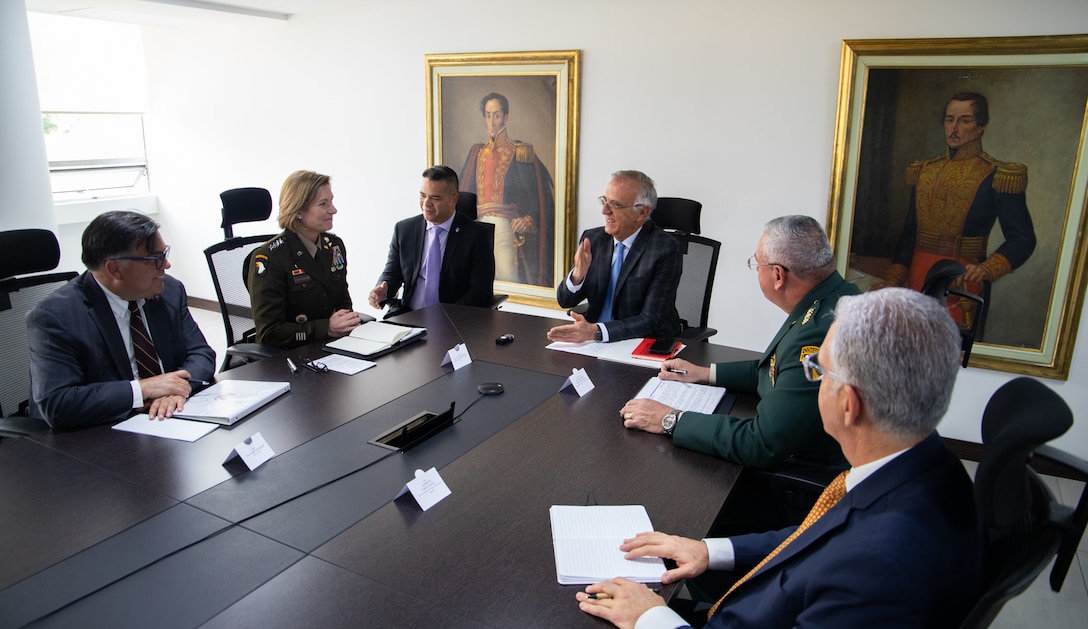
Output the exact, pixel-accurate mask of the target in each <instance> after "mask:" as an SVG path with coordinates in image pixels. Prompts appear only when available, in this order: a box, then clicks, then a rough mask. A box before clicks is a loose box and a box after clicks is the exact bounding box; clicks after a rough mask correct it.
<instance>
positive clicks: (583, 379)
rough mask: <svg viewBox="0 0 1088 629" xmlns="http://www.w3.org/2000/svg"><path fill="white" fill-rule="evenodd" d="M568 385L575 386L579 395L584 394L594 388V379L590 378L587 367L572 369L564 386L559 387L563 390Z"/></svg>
mask: <svg viewBox="0 0 1088 629" xmlns="http://www.w3.org/2000/svg"><path fill="white" fill-rule="evenodd" d="M567 387H574V390H575V391H577V392H578V397H582V396H584V395H585V394H586V393H589V392H590V391H592V390H593V389H594V384H593V381H592V380H590V379H589V374H588V373H586V370H585V369H571V372H570V377H569V378H567V379H566V380H565V381H564V382H563V386H561V387H559V390H560V391H562V390H563V389H565V388H567Z"/></svg>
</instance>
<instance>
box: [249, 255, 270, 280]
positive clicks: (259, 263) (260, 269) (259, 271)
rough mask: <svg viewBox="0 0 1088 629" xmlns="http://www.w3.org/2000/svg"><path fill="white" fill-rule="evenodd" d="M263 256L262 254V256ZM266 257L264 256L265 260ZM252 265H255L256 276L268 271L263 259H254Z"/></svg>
mask: <svg viewBox="0 0 1088 629" xmlns="http://www.w3.org/2000/svg"><path fill="white" fill-rule="evenodd" d="M262 257H263V256H262ZM267 259H268V258H265V260H267ZM253 266H255V267H257V277H261V276H263V275H264V274H265V272H267V271H268V267H267V266H265V264H264V260H254V261H253Z"/></svg>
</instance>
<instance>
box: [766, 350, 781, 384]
mask: <svg viewBox="0 0 1088 629" xmlns="http://www.w3.org/2000/svg"><path fill="white" fill-rule="evenodd" d="M777 358H778V354H771V360H770V365H771V366H770V367H769V368H768V369H767V375H769V376H770V377H771V386H772V387H773V386H774V376H775V372H774V363H775V359H777Z"/></svg>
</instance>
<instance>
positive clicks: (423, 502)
mask: <svg viewBox="0 0 1088 629" xmlns="http://www.w3.org/2000/svg"><path fill="white" fill-rule="evenodd" d="M406 492H411V493H412V497H413V498H415V499H416V504H418V505H419V508H420V509H423V510H424V511H426V510H427V509H430V508H431V507H433V506H435V505H436V504H438V503H439V502H440V501H441V500H442V499H443V498H445V497H446V496H448V495H450V494H451V493H453V492H451V491H450V488H449V487H447V486H446V481H444V480H442V476H441V475H439V473H438V470H437V469H435V468H433V467H432V468H431V469H429V470H427V471H426V472H424V471H423V470H416V477H415V478H414V479H412V480H410V481H408V484H407V485H405V486H404V487H403V488H402V489H401V490H400V492H399V493H398V494H397V496H396V497H397V498H400V497H401V496H403V495H404V494H405V493H406Z"/></svg>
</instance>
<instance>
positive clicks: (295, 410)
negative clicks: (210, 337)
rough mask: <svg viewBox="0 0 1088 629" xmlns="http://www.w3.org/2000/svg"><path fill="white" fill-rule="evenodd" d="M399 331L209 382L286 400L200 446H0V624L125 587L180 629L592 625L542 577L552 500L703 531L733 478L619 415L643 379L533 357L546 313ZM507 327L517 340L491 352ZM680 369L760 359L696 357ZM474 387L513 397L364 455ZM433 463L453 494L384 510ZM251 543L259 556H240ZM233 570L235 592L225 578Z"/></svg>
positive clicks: (620, 370) (742, 404)
mask: <svg viewBox="0 0 1088 629" xmlns="http://www.w3.org/2000/svg"><path fill="white" fill-rule="evenodd" d="M398 321H400V322H403V323H409V324H413V325H423V326H425V327H427V329H428V333H427V336H426V338H425V339H423V340H422V341H419V342H415V343H413V344H411V345H409V346H406V347H404V348H401V349H400V350H398V351H396V352H393V353H391V354H389V355H386V356H383V357H380V358H378V359H377V361H376V362H377V363H378V366H377V367H374V368H372V369H369V370H367V371H364V372H362V373H360V374H358V375H356V376H352V377H348V376H343V375H341V374H337V373H314V372H311V371H307V370H301V371H300V372H299V373H295V374H292V373H291V372H290V371H289V369H288V368H287V365H286V360H284V359H282V358H286V357H287V356H290V357H293V358H296V359H297V358H317V357H321V356H324V355H326V354H327V353H328V352H327V351H325V350H324V349H323V348H322V347H321V346H320V344H317V345H311V346H307V347H304V348H302V349H301V350H295V351H293V352H290V353H288V354H286V355H285V356H284V357H282V358H270V359H266V360H264V361H260V362H257V363H253V364H250V365H246V366H243V367H240V368H236V369H234V370H231V371H229V372H227V373H224V374H220V375H218V376H217V378H219V379H233V378H238V379H247V380H283V381H289V382H291V384H292V388H291V391H290V393H288V394H287V395H284V396H281V397H280V398H278V399H277V400H275V401H273V402H272V403H271V404H269V405H268V406H266V407H265V408H263V409H261V410H260V411H259V412H258V413H256V414H254V415H252V416H251V417H249V418H247V419H245V420H243V421H241V422H239V423H238V424H236V425H235V426H233V427H231V428H229V429H225V428H221V429H219V430H216V431H215V432H213V433H211V434H210V435H208V436H206V437H204V438H202V439H200V440H198V441H197V442H194V443H187V442H180V441H173V440H167V439H158V438H155V437H150V436H145V435H135V434H131V433H124V432H120V431H115V430H111V428H110V427H109V426H100V427H95V428H89V429H85V430H80V431H69V432H54V433H48V434H45V435H41V436H37V437H34V438H33V439H24V440H17V441H5V442H3V444H2V445H0V495H2V496H3V497H4V498H3V501H4V509H3V511H2V512H0V555H2V556H3V557H4V561H2V562H0V625H4V624H6V623H5V622H4V616H5V613H6V612H5V611H4V610H5V604H6V603H7V602H9V601H11V600H12V599H13V598H14V597H15V595H16V594H18V595H20V596H22V595H23V593H24V591H25V590H26V589H27V588H28V587H29V586H31V585H33V586H34V587H37V584H38V583H39V582H41V583H47V582H49V579H50V578H62V579H66V580H70V581H71V582H72V583H71V584H70V585H71V587H70V588H68V589H70V590H71V593H69V594H66V593H65V588H63V587H62V588H60V589H61V592H59V593H58V594H57V595H56V597H55V599H56V602H45V603H41V604H40V605H39V606H38V607H33V606H32V607H24V608H23V609H22V611H21V613H23V614H29V619H31V620H32V619H33V618H36V617H38V614H39V613H40V610H41V609H42V607H41V605H55V606H57V607H63V609H61V611H60V612H59V613H57V614H54V615H53V616H51V618H53V619H58V620H59V619H67V620H75V621H78V619H80V618H92V617H93V618H96V619H98V620H101V619H102V618H103V617H102V616H101V615H102V614H103V613H105V612H104V611H103V610H104V609H106V608H107V607H108V606H106V603H108V602H110V601H113V602H116V601H117V600H119V599H118V598H117V597H118V595H119V593H123V592H127V593H129V594H130V595H132V594H133V593H136V595H135V596H134V598H137V599H139V601H140V602H139V605H134V609H133V610H129V611H130V612H131V613H130V614H129V615H128V616H124V615H120V616H117V618H118V619H120V620H121V621H122V624H127V625H138V624H140V622H141V620H142V621H149V620H153V619H154V618H155V614H157V613H159V610H160V609H162V608H164V607H169V606H171V605H176V604H177V600H178V599H181V598H185V599H186V600H185V602H186V604H188V605H189V606H190V607H189V608H187V609H186V612H185V613H183V614H179V615H178V616H177V617H176V618H175V620H176V622H175V623H173V624H176V625H178V626H196V625H200V624H203V623H208V625H209V626H238V625H239V624H242V625H250V626H257V625H259V626H297V624H298V621H299V620H300V619H301V620H303V621H306V622H310V623H318V624H322V625H326V626H358V625H359V624H368V623H367V621H368V620H373V621H375V622H379V623H380V624H382V625H389V624H391V625H400V624H419V623H427V624H431V625H436V624H441V625H443V626H469V627H471V626H599V625H600V622H599V621H597V620H595V619H592V618H590V617H588V616H586V615H584V614H582V613H581V612H580V611H578V609H577V605H576V604H575V602H574V592H575V591H576V590H577V588H575V587H572V586H561V585H558V583H557V582H556V574H555V564H554V559H553V555H552V552H553V551H552V544H551V533H550V520H549V514H548V508H549V507H550V506H551V505H553V504H574V505H582V504H642V505H645V506H646V508H647V511H648V513H649V515H650V518H651V521H652V522H653V524H654V526H655V528H657V529H659V530H663V531H667V532H670V533H676V534H680V535H685V536H690V537H699V536H701V535H702V534H704V533H705V532H706V530H707V529H708V528H709V526H710V523H711V522H712V521H713V519H714V517H715V515H716V514H717V512H718V509H719V508H720V506H721V505H722V503H723V502H724V499H725V497H726V496H727V495H728V492H729V490H730V488H731V487H732V484H733V482H734V481H735V479H736V477H737V475H738V473H739V470H740V468H739V466H736V465H733V464H730V463H727V462H725V461H723V460H721V459H718V458H715V457H712V456H707V455H703V454H700V453H696V452H692V451H688V450H684V449H681V448H674V447H673V446H672V444H671V442H669V440H668V438H667V437H664V436H662V435H653V434H648V433H643V432H640V431H632V430H628V429H625V428H623V425H622V422H621V421H620V418H619V415H618V410H619V408H620V407H621V406H622V405H623V404H624V402H626V401H627V399H629V398H630V397H632V396H633V395H634V394H635V393H636V392H637V391H638V390H639V388H641V386H642V385H643V384H644V383H645V382H646V380H647V379H648V378H650V377H651V376H653V375H654V373H655V370H654V369H648V368H645V367H638V366H632V365H626V364H621V363H614V362H608V361H603V360H596V359H593V358H589V357H585V356H579V355H575V354H570V353H565V352H559V351H554V350H548V349H545V346H546V345H547V344H548V341H547V338H546V333H547V330H548V329H550V328H551V327H554V326H555V325H560V324H562V323H563V322H562V321H560V320H555V319H546V318H540V317H532V316H527V315H521V314H516V313H510V312H502V311H491V310H483V309H476V308H468V307H461V306H450V305H445V306H439V307H432V308H427V309H424V310H421V311H418V312H411V313H408V314H406V315H403V316H401V317H399V318H398ZM502 334H513V335H514V337H515V340H514V342H512V343H510V344H508V345H497V344H496V343H495V339H496V338H497V337H498V336H500V335H502ZM457 343H465V345H466V347H467V348H468V350H469V352H470V354H471V356H472V359H473V364H472V365H470V369H469V370H468V371H465V370H462V371H459V372H453V370H452V369H451V368H450V367H449V366H445V367H443V366H441V365H440V363H441V361H442V358H443V356H444V355H445V353H446V351H447V350H448V349H450V348H452V347H453V346H454V345H456V344H457ZM682 356H683V357H684V358H686V359H688V360H690V361H692V362H696V363H699V364H708V363H710V362H717V361H725V360H741V359H750V358H754V357H758V354H755V353H753V352H748V351H743V350H736V349H731V348H725V347H721V346H716V345H713V344H708V343H695V344H692V345H691V346H690V347H688V348H687V349H685V350H684V353H683V354H682ZM574 368H585V369H586V372H587V373H588V374H589V376H590V378H591V379H592V380H593V382H594V383H595V384H596V388H595V389H594V390H593V391H592V392H590V393H589V394H587V395H586V396H585V397H579V396H578V395H577V394H576V393H574V392H573V391H572V390H570V389H568V390H567V391H564V392H561V393H560V392H556V390H557V389H558V383H561V382H562V381H563V379H564V378H565V377H566V376H568V375H569V374H570V372H571V370H572V369H574ZM534 373H535V374H538V375H537V376H534V375H533V374H534ZM482 378H488V379H499V380H501V379H506V380H507V384H508V391H510V393H509V395H511V397H509V398H507V399H505V400H502V399H500V398H493V399H492V398H484V401H480V402H479V403H478V404H476V405H474V406H473V407H472V409H471V410H470V411H469V412H467V413H465V415H464V416H463V417H462V419H461V422H460V423H458V424H455V426H454V427H453V428H450V429H447V430H446V431H443V432H442V433H439V435H438V436H436V437H434V438H433V439H432V440H431V441H430V442H428V443H427V444H425V445H424V446H421V447H419V448H417V449H416V450H413V451H411V452H409V453H403V454H396V453H394V454H393V455H391V456H388V455H387V454H385V453H383V454H381V455H376V456H373V457H370V458H368V456H369V455H368V454H367V453H369V452H370V450H368V449H367V448H372V447H377V446H371V445H370V444H366V443H365V442H366V440H368V439H370V438H371V437H372V436H373V434H377V433H376V430H377V429H378V428H379V427H380V426H382V425H386V424H389V423H390V422H393V421H394V420H396V419H398V418H399V417H401V416H403V415H405V414H410V413H411V412H414V409H416V407H418V406H420V405H426V404H430V405H435V404H440V403H446V404H448V402H445V400H447V399H450V400H451V401H452V399H457V400H458V402H457V404H458V407H459V408H463V407H464V406H466V405H467V403H468V402H470V401H471V400H472V399H473V398H474V397H476V396H475V392H474V391H471V390H468V391H467V392H466V391H461V389H474V388H475V387H474V384H475V379H482ZM504 395H505V394H504ZM755 401H756V400H755V398H754V397H753V396H747V395H741V396H739V397H738V398H737V401H736V405H735V406H734V409H733V412H734V414H738V415H742V416H744V415H751V414H753V413H754V409H755ZM256 432H260V433H261V434H262V436H264V437H265V439H266V440H267V441H268V443H269V445H270V446H271V447H272V448H273V449H274V450H275V452H276V453H277V457H276V458H275V459H273V460H272V461H270V462H269V463H266V464H265V465H266V466H267V467H262V468H258V469H257V470H255V471H254V472H247V471H245V469H244V467H239V466H224V465H223V464H222V462H223V459H224V458H225V456H226V454H227V453H228V452H229V451H230V450H231V449H232V448H233V447H234V445H235V444H237V443H238V442H240V441H241V440H242V439H244V438H246V437H247V436H250V435H252V434H254V433H256ZM372 433H373V434H372ZM353 453H354V454H353ZM431 465H433V466H436V467H438V469H439V471H440V473H441V475H442V478H443V480H444V481H445V482H446V484H447V485H448V486H449V487H450V489H451V490H452V494H451V496H450V497H448V498H446V499H445V500H443V501H442V502H440V503H439V504H437V505H436V506H434V507H433V508H431V509H430V510H429V511H426V512H423V511H422V510H420V508H419V507H418V506H417V505H416V504H415V503H414V501H412V500H411V498H401V499H398V500H393V496H394V495H395V493H396V489H397V488H398V487H400V486H403V483H404V482H407V480H410V471H411V469H412V468H414V467H416V466H431ZM292 466H293V467H292ZM292 470H294V471H292ZM288 488H289V490H288ZM277 492H278V493H277ZM284 492H286V493H284ZM280 494H282V495H280ZM247 501H248V502H247ZM194 507H195V509H194ZM178 509H182V510H181V511H179V510H178ZM149 531H154V533H155V536H156V539H157V540H158V541H157V542H156V543H155V544H153V545H152V546H155V548H154V549H149V547H148V545H147V543H146V541H145V539H146V537H147V535H148V532H149ZM186 531H187V532H186ZM249 531H253V532H255V533H257V534H258V535H259V537H256V538H254V537H253V534H252V533H250V532H249ZM111 536H112V537H111ZM141 536H142V537H141ZM106 540H108V544H107V543H104V542H105V541H106ZM252 548H257V549H261V548H263V549H265V550H261V551H255V552H250V551H246V552H242V551H243V550H245V549H252ZM81 551H82V552H81ZM93 553H99V554H100V555H102V556H104V557H107V558H108V557H110V554H111V553H112V554H113V555H114V556H115V557H116V558H122V559H125V560H126V561H128V562H135V563H139V562H141V561H142V562H144V563H145V564H146V566H144V567H143V569H142V570H141V569H139V568H140V566H139V565H134V566H133V567H132V569H131V574H128V573H126V574H121V573H120V572H118V571H119V570H120V569H119V568H115V569H114V572H113V573H109V574H104V573H103V574H96V571H95V570H86V569H84V568H83V567H82V566H83V565H84V564H86V563H87V561H86V560H87V556H88V554H92V555H93ZM81 557H83V563H80V558H81ZM134 557H135V558H134ZM209 557H210V558H213V559H210V558H209ZM227 558H232V559H230V562H229V565H230V566H231V567H232V568H231V570H233V571H234V572H244V573H246V576H245V578H236V579H227V577H226V575H228V574H230V573H231V570H227V569H226V568H224V564H223V562H224V561H227ZM122 563H123V562H122ZM114 573H116V574H114ZM72 575H75V576H72ZM164 581H165V582H169V583H171V584H173V585H172V587H171V588H163V587H161V585H160V584H161V583H162V582H164ZM213 586H214V587H213ZM209 592H212V593H214V594H211V593H209ZM668 593H669V592H668V591H667V592H666V594H668ZM65 596H67V597H68V600H70V602H71V604H66V603H65V600H66V599H65ZM50 600H52V599H50ZM86 614H90V615H86ZM107 617H113V615H112V614H109V615H108V616H107ZM18 618H20V619H25V617H23V616H19V617H18ZM436 619H438V620H439V622H437V623H436V622H435V620H436ZM243 620H244V621H243Z"/></svg>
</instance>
